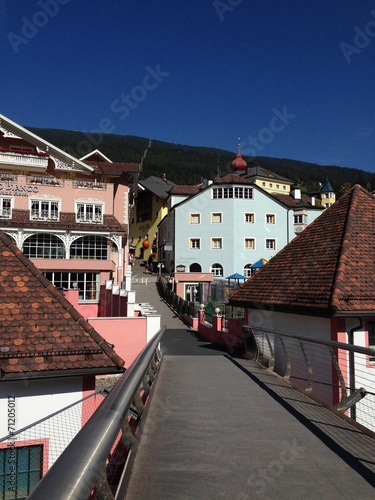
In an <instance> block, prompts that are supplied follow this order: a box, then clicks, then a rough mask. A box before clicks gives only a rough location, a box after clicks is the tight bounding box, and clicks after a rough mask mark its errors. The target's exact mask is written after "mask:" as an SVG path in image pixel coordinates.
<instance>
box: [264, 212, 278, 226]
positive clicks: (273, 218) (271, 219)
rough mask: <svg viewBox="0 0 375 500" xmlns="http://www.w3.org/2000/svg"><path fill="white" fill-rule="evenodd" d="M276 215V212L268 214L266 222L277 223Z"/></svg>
mask: <svg viewBox="0 0 375 500" xmlns="http://www.w3.org/2000/svg"><path fill="white" fill-rule="evenodd" d="M275 222H276V216H275V214H266V224H275Z"/></svg>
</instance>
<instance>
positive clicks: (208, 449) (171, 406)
mask: <svg viewBox="0 0 375 500" xmlns="http://www.w3.org/2000/svg"><path fill="white" fill-rule="evenodd" d="M144 292H146V289H144ZM147 301H148V302H149V303H151V304H152V305H153V306H154V307H155V309H159V310H162V312H161V314H162V318H163V321H162V323H163V324H166V325H167V330H166V331H165V334H164V336H163V339H162V344H161V348H162V352H163V362H162V365H161V369H160V372H159V374H158V379H157V382H156V384H155V388H154V392H153V395H152V398H151V401H150V403H149V405H148V407H147V415H146V417H147V418H145V419H144V421H143V425H142V427H141V429H140V433H139V435H138V436H139V437H140V440H139V445H138V447H137V449H136V450H135V452H134V453H132V457H131V460H130V463H129V467H128V476H129V477H128V487H127V492H126V496H125V498H126V499H129V500H133V499H137V500H159V499H164V500H168V499H171V500H172V499H173V500H178V499H181V500H182V499H183V500H187V499H219V498H225V499H235V500H247V499H253V498H278V499H288V500H290V499H301V498H305V499H310V498H311V499H316V498H319V499H330V500H332V499H361V500H362V499H370V498H371V499H373V498H375V490H374V486H375V446H374V444H375V441H374V439H373V438H372V437H370V436H368V435H366V434H364V433H362V432H361V431H360V430H359V429H357V428H356V427H353V426H351V425H350V424H349V423H347V422H345V421H344V420H342V419H341V418H339V417H337V416H336V415H334V414H333V413H332V412H330V411H328V410H327V409H325V408H323V407H321V406H320V405H319V404H317V403H315V402H314V401H312V400H311V399H309V398H308V397H307V396H306V395H304V394H301V393H300V392H299V391H297V390H296V389H293V388H292V387H291V386H289V385H288V384H287V383H286V382H285V381H284V380H282V379H281V378H279V377H277V376H276V375H274V374H272V373H270V372H268V371H267V370H265V369H264V368H261V367H259V366H258V365H257V364H256V363H255V362H253V361H249V360H243V359H235V358H232V357H231V356H229V355H228V354H227V353H225V352H223V351H221V350H219V349H216V348H214V347H212V346H211V345H210V344H208V343H205V342H202V341H201V340H200V339H199V338H198V337H197V334H196V332H194V331H192V330H189V329H187V327H186V326H185V325H184V324H183V323H182V322H181V321H180V320H179V319H178V318H177V317H176V316H175V315H174V313H173V312H172V311H170V309H169V308H168V307H167V306H166V305H165V304H164V303H163V304H161V299H160V297H159V296H158V294H157V291H156V287H155V285H153V286H152V287H150V290H147ZM164 307H166V308H167V309H168V311H167V309H165V308H164ZM168 324H169V325H170V326H168Z"/></svg>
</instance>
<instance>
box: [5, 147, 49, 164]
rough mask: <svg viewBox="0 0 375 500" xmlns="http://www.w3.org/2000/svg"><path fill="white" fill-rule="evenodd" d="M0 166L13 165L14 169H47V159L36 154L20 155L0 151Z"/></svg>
mask: <svg viewBox="0 0 375 500" xmlns="http://www.w3.org/2000/svg"><path fill="white" fill-rule="evenodd" d="M0 164H2V165H14V166H15V167H39V168H47V166H48V157H47V156H44V155H43V156H40V155H38V154H37V153H35V154H32V153H29V154H20V153H12V152H4V151H0Z"/></svg>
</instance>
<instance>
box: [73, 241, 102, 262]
mask: <svg viewBox="0 0 375 500" xmlns="http://www.w3.org/2000/svg"><path fill="white" fill-rule="evenodd" d="M108 246H109V243H108V240H107V238H105V237H104V236H95V235H91V236H82V237H81V238H78V239H76V240H75V241H73V243H72V244H71V245H70V258H71V259H92V260H107V259H108Z"/></svg>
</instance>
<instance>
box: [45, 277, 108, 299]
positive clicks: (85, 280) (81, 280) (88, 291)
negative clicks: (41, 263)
mask: <svg viewBox="0 0 375 500" xmlns="http://www.w3.org/2000/svg"><path fill="white" fill-rule="evenodd" d="M44 275H45V276H46V278H48V279H49V280H50V281H51V283H53V284H54V285H55V286H56V287H58V288H65V289H67V290H69V289H72V288H73V289H74V288H76V289H78V290H79V293H78V298H79V300H84V301H85V300H94V301H98V300H99V290H100V282H99V279H100V273H62V272H46V273H44Z"/></svg>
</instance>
